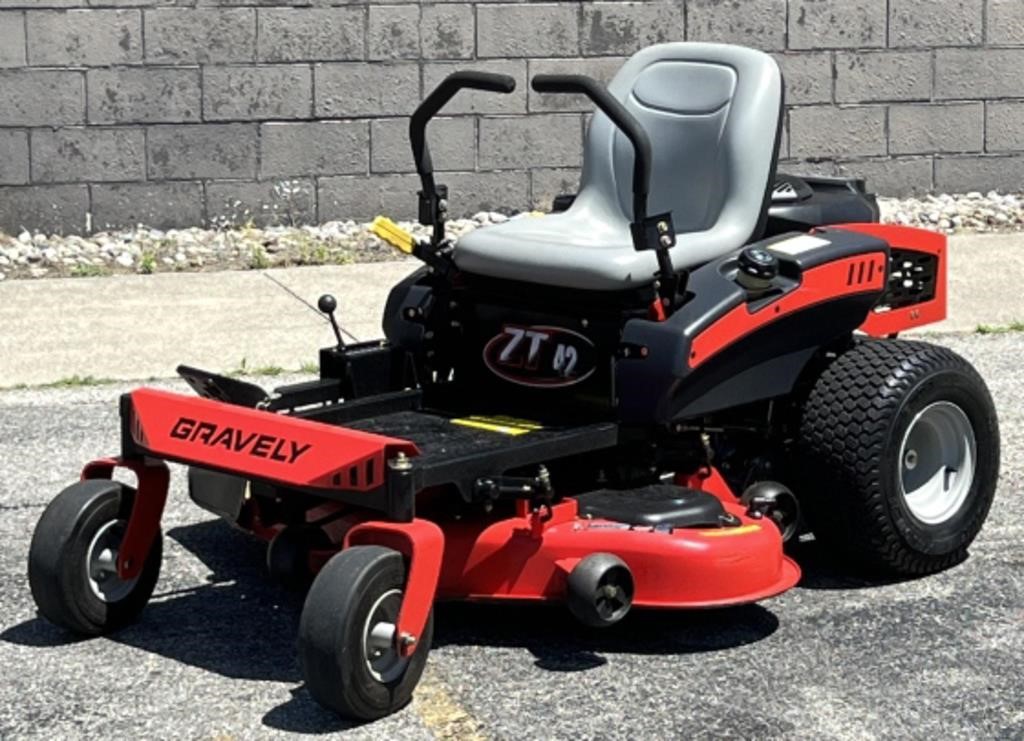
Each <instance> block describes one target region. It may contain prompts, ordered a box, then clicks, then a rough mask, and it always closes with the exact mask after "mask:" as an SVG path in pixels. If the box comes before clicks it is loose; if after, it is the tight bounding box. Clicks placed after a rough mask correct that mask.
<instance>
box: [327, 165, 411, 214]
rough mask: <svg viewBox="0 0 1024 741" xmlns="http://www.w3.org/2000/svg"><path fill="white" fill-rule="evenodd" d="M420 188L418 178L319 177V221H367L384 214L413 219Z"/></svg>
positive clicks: (387, 176) (388, 176)
mask: <svg viewBox="0 0 1024 741" xmlns="http://www.w3.org/2000/svg"><path fill="white" fill-rule="evenodd" d="M419 188H420V180H419V178H418V177H416V176H415V175H370V176H369V177H366V176H362V177H351V176H349V177H329V178H319V180H318V181H317V202H318V204H319V209H318V214H317V216H318V218H319V219H320V221H344V220H346V219H356V220H359V221H367V220H369V219H373V218H375V217H377V216H379V215H381V214H385V215H387V216H389V217H391V218H392V219H412V218H415V216H416V204H417V201H416V191H417V190H419Z"/></svg>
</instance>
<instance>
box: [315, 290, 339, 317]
mask: <svg viewBox="0 0 1024 741" xmlns="http://www.w3.org/2000/svg"><path fill="white" fill-rule="evenodd" d="M316 307H317V308H318V309H320V311H322V312H323V313H324V314H333V313H334V311H335V309H337V308H338V299H336V298H334V296H332V295H331V294H329V293H325V294H324V295H323V296H321V297H320V300H319V301H317V302H316Z"/></svg>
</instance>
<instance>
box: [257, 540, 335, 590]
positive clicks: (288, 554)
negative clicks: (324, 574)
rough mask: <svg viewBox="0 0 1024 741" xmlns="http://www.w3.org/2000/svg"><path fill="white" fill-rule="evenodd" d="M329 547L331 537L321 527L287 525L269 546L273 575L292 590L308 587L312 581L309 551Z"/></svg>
mask: <svg viewBox="0 0 1024 741" xmlns="http://www.w3.org/2000/svg"><path fill="white" fill-rule="evenodd" d="M330 547H331V540H330V538H328V537H327V533H325V532H324V531H323V530H321V529H320V528H313V527H295V526H288V527H285V528H284V529H282V530H281V531H280V532H278V533H277V535H275V536H274V537H273V539H272V540H271V541H270V543H269V544H268V545H267V571H268V572H269V573H270V578H271V579H273V580H274V581H276V582H277V583H279V584H281V585H283V586H285V587H287V588H289V589H303V588H305V587H308V586H309V585H310V583H311V582H312V581H313V570H312V569H311V568H310V566H309V553H310V551H311V550H315V549H320V548H330Z"/></svg>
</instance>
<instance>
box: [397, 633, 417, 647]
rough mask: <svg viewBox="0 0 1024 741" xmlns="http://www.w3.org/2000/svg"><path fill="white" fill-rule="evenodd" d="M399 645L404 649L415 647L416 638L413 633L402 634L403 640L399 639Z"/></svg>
mask: <svg viewBox="0 0 1024 741" xmlns="http://www.w3.org/2000/svg"><path fill="white" fill-rule="evenodd" d="M398 643H399V645H401V646H402V648H409V647H410V646H415V645H416V636H414V635H413V634H412V633H402V636H401V638H399V639H398Z"/></svg>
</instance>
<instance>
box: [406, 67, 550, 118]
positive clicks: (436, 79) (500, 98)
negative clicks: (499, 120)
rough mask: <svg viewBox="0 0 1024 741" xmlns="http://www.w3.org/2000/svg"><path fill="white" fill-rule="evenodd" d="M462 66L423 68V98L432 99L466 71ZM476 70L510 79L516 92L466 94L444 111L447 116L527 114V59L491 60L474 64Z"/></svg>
mask: <svg viewBox="0 0 1024 741" xmlns="http://www.w3.org/2000/svg"><path fill="white" fill-rule="evenodd" d="M465 66H466V65H465V63H461V62H435V63H432V64H430V63H428V64H424V65H423V94H424V95H428V94H429V93H430V91H431V90H433V89H434V88H435V87H437V85H439V84H440V82H441V81H442V80H443V79H444V78H445V77H447V76H448V75H449V74H451V73H452V72H455V71H456V70H459V69H464V68H465ZM473 69H478V70H481V71H482V72H496V73H498V74H502V75H509V76H510V77H512V79H514V80H515V81H516V89H515V90H514V91H513V92H511V93H509V94H508V95H501V94H498V93H481V92H472V91H469V90H463V91H462V92H460V93H459V94H458V95H456V96H455V97H454V98H452V99H451V101H449V103H448V105H446V106H445V107H444V113H446V114H451V115H456V114H460V113H526V96H527V91H528V90H529V89H530V84H529V81H528V79H527V77H526V60H525V59H514V60H513V59H508V60H506V59H490V60H480V61H474V62H473Z"/></svg>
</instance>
